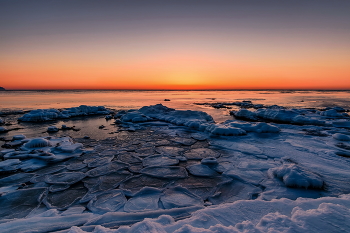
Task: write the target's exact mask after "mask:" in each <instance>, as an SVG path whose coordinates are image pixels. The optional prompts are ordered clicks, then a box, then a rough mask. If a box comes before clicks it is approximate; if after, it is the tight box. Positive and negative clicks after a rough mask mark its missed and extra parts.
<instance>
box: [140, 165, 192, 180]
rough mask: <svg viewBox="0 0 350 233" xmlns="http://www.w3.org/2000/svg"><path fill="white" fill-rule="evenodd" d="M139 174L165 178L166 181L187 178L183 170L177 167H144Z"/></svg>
mask: <svg viewBox="0 0 350 233" xmlns="http://www.w3.org/2000/svg"><path fill="white" fill-rule="evenodd" d="M140 172H141V173H143V174H146V175H149V176H154V177H159V178H166V179H179V178H186V177H187V176H188V174H187V171H186V169H185V168H183V167H177V166H153V167H146V168H144V169H142V170H141V171H140Z"/></svg>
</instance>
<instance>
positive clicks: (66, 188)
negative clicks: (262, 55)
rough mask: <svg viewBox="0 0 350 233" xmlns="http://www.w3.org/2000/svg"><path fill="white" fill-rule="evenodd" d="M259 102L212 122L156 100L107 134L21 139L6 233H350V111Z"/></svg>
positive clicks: (7, 192) (11, 163) (3, 168)
mask: <svg viewBox="0 0 350 233" xmlns="http://www.w3.org/2000/svg"><path fill="white" fill-rule="evenodd" d="M84 109H85V107H84ZM86 109H87V108H86ZM90 109H95V108H90ZM100 109H102V108H101V107H100ZM256 109H257V110H247V109H243V108H242V109H241V110H239V111H236V112H233V113H232V114H233V115H235V116H236V118H237V119H240V120H236V119H235V120H228V121H226V122H223V123H216V122H215V121H214V120H213V118H212V117H211V116H210V115H208V114H207V113H205V112H201V111H190V110H175V109H172V108H168V107H165V106H163V105H153V106H145V107H142V108H140V109H138V110H129V111H121V112H119V113H117V114H115V116H114V118H115V120H114V121H115V124H116V125H117V126H118V127H117V131H116V132H115V133H114V134H113V135H112V137H110V138H106V139H104V140H99V141H96V140H94V139H90V138H88V137H85V138H70V137H61V136H59V137H58V136H54V135H53V136H50V137H36V138H26V136H25V135H16V136H15V137H13V139H12V141H11V142H8V143H7V144H9V146H8V147H12V148H9V149H5V150H2V151H1V152H0V156H1V157H2V159H3V161H1V162H0V174H1V179H0V193H1V196H0V206H1V210H0V229H1V232H54V231H57V232H349V231H350V224H349V222H348V219H350V194H349V193H350V131H349V128H350V121H349V119H350V118H349V115H348V114H347V113H346V112H345V110H344V109H342V108H329V109H323V110H322V111H319V110H311V109H285V108H283V107H279V106H272V107H265V106H258V107H256ZM95 110H96V111H99V110H98V108H96V109H95ZM57 111H58V110H57ZM57 111H56V110H50V111H46V110H41V111H36V112H35V111H34V112H33V113H32V114H31V115H33V114H34V113H38V114H43V113H45V114H46V115H45V117H48V116H49V115H50V114H51V115H52V113H56V114H58V115H59V114H62V111H59V112H57ZM39 112H40V113H39ZM106 113H107V112H106ZM98 114H104V113H98ZM51 115H50V116H51ZM87 115H89V114H87ZM31 117H32V116H31ZM27 118H28V119H29V117H27ZM34 118H35V117H34ZM34 118H31V119H34ZM23 119H25V118H22V120H23ZM35 119H36V118H35ZM40 119H43V118H42V117H40ZM106 119H107V118H106ZM50 127H51V128H50ZM50 127H49V128H48V131H51V132H57V131H58V130H64V128H65V127H61V128H58V127H56V126H55V125H51V126H50ZM97 133H98V132H97Z"/></svg>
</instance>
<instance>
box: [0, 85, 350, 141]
mask: <svg viewBox="0 0 350 233" xmlns="http://www.w3.org/2000/svg"><path fill="white" fill-rule="evenodd" d="M164 99H170V101H164ZM242 100H251V101H252V102H253V103H254V104H266V105H273V104H277V105H281V106H286V107H297V108H300V107H310V108H322V107H328V106H341V107H344V108H346V109H350V91H5V92H0V111H8V110H31V109H42V108H67V107H76V106H79V105H82V104H85V105H103V106H105V107H108V108H112V109H116V110H120V109H138V108H140V107H142V106H146V105H153V104H158V103H162V104H163V105H166V106H168V107H172V108H175V109H181V110H189V109H190V110H201V111H205V112H207V113H208V114H210V115H212V116H213V118H214V120H215V121H216V122H223V121H225V120H227V119H232V116H230V115H229V110H227V109H213V108H211V107H208V106H203V105H196V104H195V103H205V102H234V101H242ZM18 117H19V116H18V115H10V116H4V117H2V118H4V119H5V121H6V122H7V123H11V124H12V125H10V126H6V127H7V128H20V129H17V130H13V131H10V132H8V133H6V134H1V135H0V137H5V138H11V137H12V136H13V135H16V134H24V135H26V136H27V137H37V136H47V135H48V133H46V129H47V127H48V126H50V125H55V126H57V127H61V125H62V124H65V125H67V126H73V125H74V126H76V128H79V129H81V130H80V131H78V132H75V131H60V132H58V133H56V134H55V135H54V136H63V135H68V136H71V137H73V138H77V137H83V136H90V137H91V138H94V139H103V138H106V137H110V136H113V133H114V132H116V126H115V125H113V124H112V123H113V121H106V120H105V119H104V116H95V117H88V118H72V119H67V120H60V121H56V122H46V123H35V124H33V123H25V122H17V118H18ZM100 125H105V126H106V127H105V128H104V129H103V130H100V129H99V128H98V126H100ZM2 144H3V142H0V146H1V145H2Z"/></svg>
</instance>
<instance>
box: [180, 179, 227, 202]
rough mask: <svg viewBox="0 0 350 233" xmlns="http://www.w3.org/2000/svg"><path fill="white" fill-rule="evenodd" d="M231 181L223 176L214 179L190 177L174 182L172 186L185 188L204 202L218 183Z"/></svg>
mask: <svg viewBox="0 0 350 233" xmlns="http://www.w3.org/2000/svg"><path fill="white" fill-rule="evenodd" d="M231 180H232V179H231V178H229V177H225V176H216V177H200V176H190V177H188V178H185V179H179V180H177V181H175V183H174V185H179V186H182V187H184V188H187V189H188V190H189V191H191V192H192V193H194V194H195V195H197V196H200V197H201V198H202V199H203V200H206V199H207V198H208V197H209V196H210V195H213V194H214V192H215V190H216V188H217V186H218V185H219V184H220V183H223V182H228V181H231Z"/></svg>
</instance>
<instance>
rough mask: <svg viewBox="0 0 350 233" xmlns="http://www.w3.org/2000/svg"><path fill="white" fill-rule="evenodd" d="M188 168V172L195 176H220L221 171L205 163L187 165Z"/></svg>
mask: <svg viewBox="0 0 350 233" xmlns="http://www.w3.org/2000/svg"><path fill="white" fill-rule="evenodd" d="M186 169H187V170H188V172H189V173H190V174H192V175H194V176H206V177H213V176H218V175H219V173H217V172H216V171H214V170H213V169H211V168H210V167H208V166H207V165H204V164H194V165H190V166H187V167H186Z"/></svg>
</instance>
